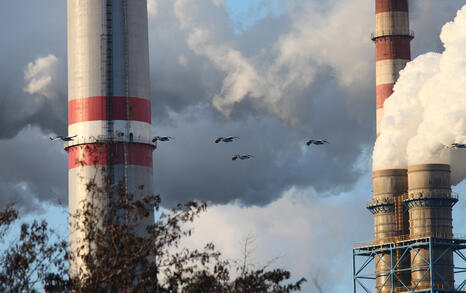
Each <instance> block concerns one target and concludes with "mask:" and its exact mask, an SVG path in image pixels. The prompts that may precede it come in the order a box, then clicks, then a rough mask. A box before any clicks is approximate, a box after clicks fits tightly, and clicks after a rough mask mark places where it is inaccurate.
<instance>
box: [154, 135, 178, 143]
mask: <svg viewBox="0 0 466 293" xmlns="http://www.w3.org/2000/svg"><path fill="white" fill-rule="evenodd" d="M172 139H175V138H173V137H171V136H154V138H153V139H152V142H156V141H158V140H160V141H170V140H172Z"/></svg>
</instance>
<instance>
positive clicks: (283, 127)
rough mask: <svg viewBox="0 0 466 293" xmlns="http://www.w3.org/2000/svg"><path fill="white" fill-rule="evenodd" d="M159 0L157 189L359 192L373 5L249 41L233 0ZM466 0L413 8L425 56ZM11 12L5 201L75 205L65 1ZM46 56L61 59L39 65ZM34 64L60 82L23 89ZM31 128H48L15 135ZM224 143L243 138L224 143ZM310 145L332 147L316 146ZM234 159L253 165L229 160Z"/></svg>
mask: <svg viewBox="0 0 466 293" xmlns="http://www.w3.org/2000/svg"><path fill="white" fill-rule="evenodd" d="M152 1H155V2H154V3H157V5H156V6H154V7H156V8H157V9H156V11H157V13H156V14H154V15H153V17H152V18H151V20H150V29H149V35H150V58H151V89H152V113H153V118H152V120H153V125H154V132H155V133H154V134H161V135H172V136H175V137H176V140H175V141H174V142H168V143H164V144H162V143H161V144H160V146H159V149H158V150H156V151H155V153H154V158H155V173H156V179H155V180H156V186H158V188H157V189H158V191H160V192H161V193H162V195H163V196H164V198H166V199H168V202H169V203H175V202H183V201H186V200H190V199H192V198H197V199H204V200H209V201H212V202H214V203H225V202H229V201H235V200H240V201H241V202H243V203H245V204H265V203H267V202H270V201H271V200H273V199H275V198H276V197H278V196H280V194H281V193H283V191H285V190H287V189H289V188H291V187H293V186H298V187H313V188H314V189H315V190H316V191H318V192H320V193H325V194H328V193H338V192H340V191H342V190H349V189H351V188H352V186H353V183H354V182H355V181H356V179H357V178H358V176H359V174H360V173H359V172H360V171H361V170H360V169H358V168H357V167H356V166H355V162H356V161H357V159H358V157H359V156H360V155H361V154H362V152H363V151H364V150H365V149H367V148H370V146H371V144H372V142H373V140H374V133H375V129H374V128H375V127H374V125H375V121H374V118H375V111H374V109H375V99H374V96H375V86H374V84H375V78H374V74H375V70H374V68H375V66H374V55H375V54H374V46H373V44H372V43H371V42H370V40H369V39H368V38H369V37H368V36H369V34H370V32H372V31H373V25H374V15H373V11H374V8H373V7H368V6H367V1H365V0H351V1H347V0H343V1H328V2H322V1H304V2H300V1H296V2H290V3H292V5H290V7H289V8H288V10H286V11H285V12H284V13H283V14H281V15H280V16H279V17H272V16H266V17H265V18H263V19H262V20H260V21H258V22H257V23H255V24H254V25H253V26H251V27H249V28H248V29H247V30H246V31H244V32H243V33H241V34H238V33H235V32H234V31H235V29H234V27H233V24H232V22H231V21H230V19H229V16H228V14H227V12H226V8H225V6H224V4H223V1H206V0H177V1H173V0H152ZM421 2H422V3H426V4H425V5H421V4H420V3H421ZM462 2H463V1H456V0H452V1H434V0H429V1H420V0H417V1H414V2H413V3H412V5H411V6H412V7H411V12H412V15H413V19H412V27H413V29H414V30H416V39H415V40H414V41H413V48H414V51H415V52H418V53H420V52H424V51H426V50H432V49H436V48H438V44H439V42H438V32H439V30H440V27H441V25H442V24H443V23H444V22H446V21H447V20H449V19H451V18H452V16H453V15H454V13H455V11H456V10H457V9H458V8H459V7H460V6H461V4H463V3H462ZM371 5H373V3H372V4H371ZM6 6H7V7H4V8H5V9H2V11H1V12H0V19H2V26H0V33H1V34H2V38H0V46H1V48H2V54H1V55H0V62H1V63H2V67H1V68H0V87H1V89H2V93H3V96H2V98H1V100H0V122H1V123H2V128H1V129H0V138H3V139H4V140H3V141H0V150H1V153H2V155H3V156H4V157H3V158H2V160H4V163H2V164H1V165H0V192H2V202H6V201H7V200H6V199H8V198H10V195H12V194H18V193H21V192H22V191H23V190H27V191H28V194H30V196H31V197H33V198H36V199H39V200H42V201H44V200H45V201H50V202H54V201H55V199H56V198H60V199H62V200H66V196H64V195H66V166H63V165H64V164H65V165H66V163H65V161H66V154H64V153H63V151H61V150H60V149H61V147H60V146H58V145H50V143H49V141H47V139H46V138H45V140H44V134H43V133H45V134H48V133H49V132H55V133H64V132H65V131H66V115H65V112H66V100H67V99H66V94H65V89H66V79H65V78H64V77H66V69H65V65H66V64H65V63H66V1H61V0H54V1H47V5H44V3H42V1H33V0H29V1H26V0H19V1H14V3H13V2H11V3H9V4H6ZM413 7H418V8H413ZM413 11H414V12H413ZM419 11H421V12H419ZM429 11H437V12H439V13H431V12H429ZM440 12H441V13H440ZM427 15H428V16H427ZM348 28H350V29H348ZM49 54H53V55H54V56H56V57H57V60H58V61H54V59H53V58H49V59H47V60H48V61H49V63H47V64H49V65H44V64H43V63H40V64H38V63H35V62H37V61H38V60H43V59H44V58H47V56H49ZM40 58H42V59H40ZM29 63H32V64H33V65H34V64H35V65H37V68H39V69H40V68H42V69H41V71H40V72H41V73H40V74H38V79H39V80H40V77H41V74H49V73H50V76H54V77H55V78H64V81H61V82H56V81H55V82H54V83H51V84H49V85H48V87H46V88H41V87H40V86H37V84H35V87H33V88H35V89H36V90H35V91H31V92H32V93H27V92H25V90H24V89H25V88H26V87H27V86H28V82H30V80H25V72H27V70H28V64H29ZM57 70H58V72H59V73H58V74H57V73H56V72H55V71H57ZM50 91H52V94H50ZM214 102H215V103H216V104H215V106H214V105H213V103H214ZM31 124H32V125H37V126H39V127H40V129H39V128H28V130H27V131H26V132H23V133H22V134H20V135H19V137H16V138H13V139H6V138H11V137H14V136H15V135H17V134H18V132H19V131H20V130H21V129H23V128H24V127H26V126H28V125H31ZM221 135H238V136H241V139H240V141H238V142H237V143H234V144H223V145H216V144H214V143H213V142H212V140H213V139H214V138H215V137H216V136H221ZM310 137H322V138H327V139H329V140H330V141H331V144H330V145H327V146H324V147H311V148H306V147H304V145H303V144H304V141H305V139H306V138H310ZM15 146H18V147H15ZM24 153H26V154H28V155H24ZM41 153H43V154H44V155H38V154H41ZM234 153H253V154H254V155H256V158H254V159H252V160H249V161H241V162H232V161H231V159H230V158H231V156H232V155H233V154H234ZM4 154H8V155H4ZM15 164H16V165H15ZM11 166H13V167H11ZM10 169H12V170H10ZM14 197H15V198H18V199H19V200H20V201H22V202H24V203H25V205H26V206H27V203H28V201H27V199H26V200H23V199H24V197H21V196H19V195H15V196H14ZM29 202H32V201H29Z"/></svg>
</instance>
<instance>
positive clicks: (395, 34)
mask: <svg viewBox="0 0 466 293" xmlns="http://www.w3.org/2000/svg"><path fill="white" fill-rule="evenodd" d="M384 37H406V38H410V39H414V31H409V32H408V33H407V34H406V33H401V32H397V31H396V30H394V29H393V30H379V31H375V32H373V33H371V40H372V41H375V40H377V39H378V38H384Z"/></svg>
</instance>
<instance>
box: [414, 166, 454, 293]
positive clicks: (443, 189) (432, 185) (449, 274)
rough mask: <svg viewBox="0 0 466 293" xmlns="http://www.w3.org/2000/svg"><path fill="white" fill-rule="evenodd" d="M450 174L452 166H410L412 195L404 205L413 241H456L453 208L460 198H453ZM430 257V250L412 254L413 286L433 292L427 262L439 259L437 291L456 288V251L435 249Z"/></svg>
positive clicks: (434, 275)
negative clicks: (454, 270) (407, 210)
mask: <svg viewBox="0 0 466 293" xmlns="http://www.w3.org/2000/svg"><path fill="white" fill-rule="evenodd" d="M450 173H451V171H450V166H449V165H444V164H422V165H414V166H410V167H408V182H409V187H408V190H409V195H408V199H407V200H406V201H405V204H406V205H407V206H408V208H409V231H410V233H409V234H410V239H416V238H423V237H437V238H446V239H451V238H453V224H452V221H453V220H452V207H453V205H454V204H455V203H456V202H457V201H458V198H456V197H452V193H451V179H450V177H451V176H450ZM429 254H430V253H429V249H428V248H425V249H423V248H417V249H414V250H412V251H411V265H412V270H411V276H412V281H411V286H412V287H413V288H416V289H430V288H431V276H430V274H429V272H427V270H428V269H427V268H425V266H426V265H427V263H426V260H429V261H434V260H437V259H439V260H438V261H437V262H436V264H435V274H433V284H434V288H436V289H452V288H454V284H455V280H454V276H453V252H452V251H451V250H450V251H448V252H445V248H443V247H439V248H434V249H433V252H432V255H429ZM431 257H432V259H431ZM423 267H424V268H423ZM442 278H443V280H442Z"/></svg>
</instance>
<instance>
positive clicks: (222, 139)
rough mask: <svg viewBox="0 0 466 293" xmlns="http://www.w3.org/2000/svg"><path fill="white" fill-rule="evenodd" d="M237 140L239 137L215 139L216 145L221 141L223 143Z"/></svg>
mask: <svg viewBox="0 0 466 293" xmlns="http://www.w3.org/2000/svg"><path fill="white" fill-rule="evenodd" d="M237 138H239V137H237V136H226V137H223V136H220V137H217V138H216V139H215V143H219V142H221V141H223V142H232V141H233V140H235V139H237Z"/></svg>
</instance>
